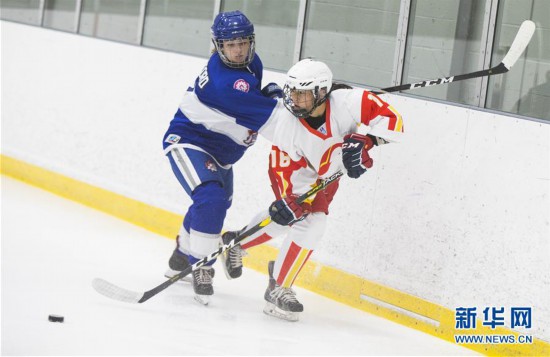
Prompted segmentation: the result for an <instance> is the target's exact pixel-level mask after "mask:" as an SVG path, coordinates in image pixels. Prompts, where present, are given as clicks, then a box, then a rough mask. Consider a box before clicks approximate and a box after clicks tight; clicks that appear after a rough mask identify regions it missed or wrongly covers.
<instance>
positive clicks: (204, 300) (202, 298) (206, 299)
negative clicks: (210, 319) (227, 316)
mask: <svg viewBox="0 0 550 357" xmlns="http://www.w3.org/2000/svg"><path fill="white" fill-rule="evenodd" d="M195 301H197V302H198V303H199V304H201V305H204V306H208V304H209V303H210V295H198V294H195Z"/></svg>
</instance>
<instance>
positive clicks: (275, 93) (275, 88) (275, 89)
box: [262, 82, 283, 99]
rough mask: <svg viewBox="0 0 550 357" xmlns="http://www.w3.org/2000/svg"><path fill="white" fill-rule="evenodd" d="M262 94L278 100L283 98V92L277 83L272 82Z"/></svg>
mask: <svg viewBox="0 0 550 357" xmlns="http://www.w3.org/2000/svg"><path fill="white" fill-rule="evenodd" d="M262 94H263V95H264V97H269V98H273V99H277V98H282V97H283V90H282V89H281V87H279V85H278V84H277V83H273V82H271V83H269V84H267V85H266V86H265V87H264V88H263V89H262Z"/></svg>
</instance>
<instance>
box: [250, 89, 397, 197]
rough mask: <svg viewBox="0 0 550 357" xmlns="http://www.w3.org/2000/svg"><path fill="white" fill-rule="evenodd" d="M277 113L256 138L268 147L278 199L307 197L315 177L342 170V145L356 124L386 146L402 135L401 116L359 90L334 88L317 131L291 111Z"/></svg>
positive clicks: (366, 92) (368, 93)
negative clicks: (261, 137) (264, 139)
mask: <svg viewBox="0 0 550 357" xmlns="http://www.w3.org/2000/svg"><path fill="white" fill-rule="evenodd" d="M286 112H287V113H285V114H283V113H277V115H275V117H274V118H272V120H271V121H270V122H269V123H268V125H266V126H265V127H264V128H263V129H262V130H260V134H262V135H264V136H266V137H267V138H268V139H269V140H271V142H272V143H273V145H275V146H276V147H274V150H272V153H271V157H270V162H271V170H272V171H274V172H275V173H276V174H277V175H278V176H279V177H277V182H278V185H279V190H280V191H281V194H282V195H288V194H290V193H294V194H302V193H305V192H307V191H308V190H309V189H310V188H311V186H312V185H314V184H315V183H316V181H317V180H318V179H319V178H324V177H328V176H330V175H332V174H334V173H336V172H337V171H340V170H344V166H343V164H342V150H341V147H342V141H343V138H344V136H345V135H347V134H351V133H355V132H357V130H358V128H359V126H360V125H361V124H363V125H366V126H367V127H368V129H367V130H368V134H370V135H374V136H377V137H381V138H383V139H385V140H386V141H388V142H395V141H399V140H400V138H401V135H402V134H403V121H402V118H401V115H400V114H399V113H398V112H397V111H396V110H395V109H394V108H393V107H392V106H391V105H389V104H388V103H386V102H385V101H384V100H382V99H380V97H378V96H377V95H375V94H373V93H370V92H369V91H365V90H362V89H338V90H335V91H333V92H331V93H330V96H329V98H328V100H327V101H326V115H325V117H326V120H325V123H324V124H323V125H322V126H321V127H319V128H318V129H313V128H311V127H310V126H309V125H308V124H307V123H306V121H305V120H304V119H297V118H296V117H294V116H293V115H292V114H291V113H290V112H288V111H286Z"/></svg>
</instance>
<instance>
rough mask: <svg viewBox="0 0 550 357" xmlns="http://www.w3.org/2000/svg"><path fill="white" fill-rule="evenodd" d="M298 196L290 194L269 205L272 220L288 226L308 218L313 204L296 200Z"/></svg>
mask: <svg viewBox="0 0 550 357" xmlns="http://www.w3.org/2000/svg"><path fill="white" fill-rule="evenodd" d="M296 197H297V196H288V197H285V198H283V199H280V200H277V201H275V202H273V203H272V204H271V206H269V215H270V216H271V220H272V221H273V222H275V223H277V224H280V225H281V226H288V225H291V224H293V223H296V222H299V221H301V220H303V219H305V218H306V216H307V215H308V213H310V211H311V205H310V204H308V203H302V204H301V205H300V204H298V203H297V202H296Z"/></svg>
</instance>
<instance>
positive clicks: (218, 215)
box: [188, 181, 230, 234]
mask: <svg viewBox="0 0 550 357" xmlns="http://www.w3.org/2000/svg"><path fill="white" fill-rule="evenodd" d="M191 198H192V199H193V204H192V205H191V207H189V212H188V214H191V215H192V219H191V222H190V224H189V225H190V227H189V228H190V229H193V230H195V231H198V232H203V233H209V234H219V233H220V232H221V230H222V227H223V221H224V220H225V216H226V213H227V209H228V208H229V206H230V203H229V200H228V198H227V195H226V191H225V190H224V189H223V187H222V186H221V184H220V183H218V182H216V181H209V182H205V183H203V184H201V185H200V186H198V187H197V188H196V189H195V190H194V191H193V194H192V196H191Z"/></svg>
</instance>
